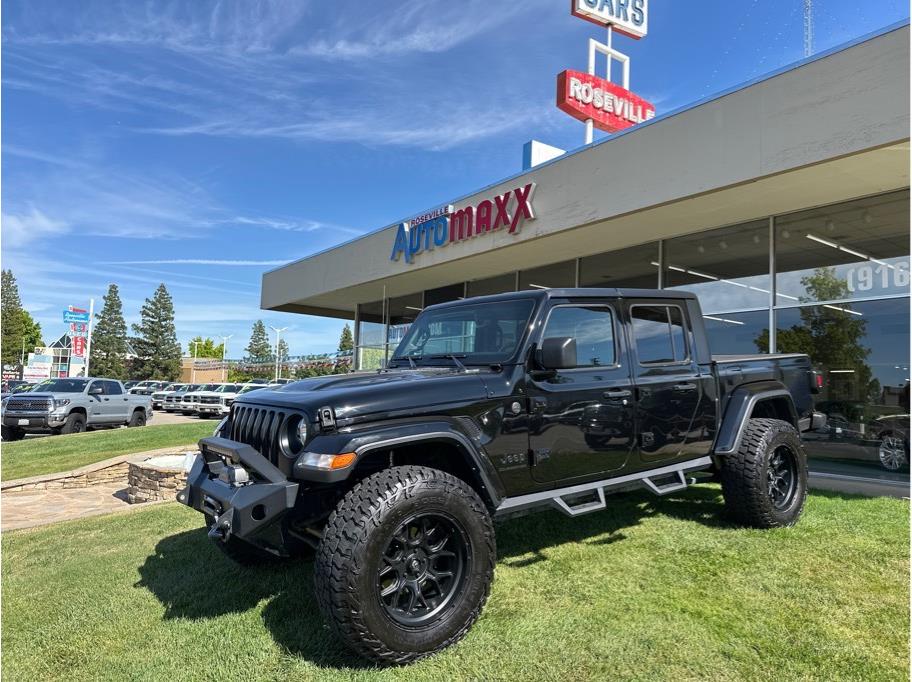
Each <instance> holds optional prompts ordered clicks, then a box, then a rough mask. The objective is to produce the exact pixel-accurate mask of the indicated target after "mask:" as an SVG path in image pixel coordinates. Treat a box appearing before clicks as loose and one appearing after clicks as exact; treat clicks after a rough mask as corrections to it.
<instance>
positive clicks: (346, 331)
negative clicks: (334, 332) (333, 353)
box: [339, 322, 355, 353]
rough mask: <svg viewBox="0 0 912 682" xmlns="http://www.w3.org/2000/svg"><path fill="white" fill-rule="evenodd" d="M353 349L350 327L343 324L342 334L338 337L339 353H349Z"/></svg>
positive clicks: (353, 340) (353, 341) (353, 342)
mask: <svg viewBox="0 0 912 682" xmlns="http://www.w3.org/2000/svg"><path fill="white" fill-rule="evenodd" d="M354 347H355V339H354V337H353V336H352V330H351V327H349V326H348V322H346V323H345V326H344V327H342V334H341V336H339V352H340V353H341V352H343V351H349V350H352V349H353V348H354Z"/></svg>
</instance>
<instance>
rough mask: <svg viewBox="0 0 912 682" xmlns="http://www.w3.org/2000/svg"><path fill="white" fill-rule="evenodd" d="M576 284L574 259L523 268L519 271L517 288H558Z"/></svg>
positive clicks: (521, 289)
mask: <svg viewBox="0 0 912 682" xmlns="http://www.w3.org/2000/svg"><path fill="white" fill-rule="evenodd" d="M573 286H576V261H575V260H567V261H564V262H562V263H555V264H554V265H544V266H542V267H540V268H532V269H531V270H523V271H522V272H520V273H519V290H520V291H523V290H528V289H560V288H564V287H573Z"/></svg>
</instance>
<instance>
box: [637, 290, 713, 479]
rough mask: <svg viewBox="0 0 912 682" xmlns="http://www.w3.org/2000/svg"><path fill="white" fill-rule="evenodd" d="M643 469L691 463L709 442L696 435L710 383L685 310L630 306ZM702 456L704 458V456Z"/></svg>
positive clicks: (645, 302)
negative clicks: (696, 423)
mask: <svg viewBox="0 0 912 682" xmlns="http://www.w3.org/2000/svg"><path fill="white" fill-rule="evenodd" d="M626 305H627V308H628V315H629V320H630V325H629V329H630V333H631V337H632V338H631V343H630V346H631V351H632V354H633V356H634V362H633V365H634V375H635V381H636V392H637V422H638V424H639V432H640V459H641V467H648V466H654V465H655V463H656V462H663V461H666V460H674V459H681V458H686V457H688V456H693V455H694V454H698V453H696V452H693V450H694V449H695V447H696V446H697V444H698V443H704V442H706V437H705V436H701V435H699V434H696V433H694V421H695V417H696V413H697V411H698V409H699V408H700V405H701V400H702V398H703V394H704V388H705V386H704V382H705V377H704V376H703V375H702V373H701V371H700V369H699V367H698V365H697V363H696V360H695V359H694V352H693V348H692V347H691V346H692V344H691V343H690V342H689V338H690V334H689V333H688V325H687V316H686V311H685V308H684V306H683V305H679V304H677V303H672V302H668V303H666V302H664V301H663V302H661V303H660V302H657V301H649V300H643V301H628V302H627V303H626ZM702 454H705V452H704V453H702Z"/></svg>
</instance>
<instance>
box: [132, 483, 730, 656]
mask: <svg viewBox="0 0 912 682" xmlns="http://www.w3.org/2000/svg"><path fill="white" fill-rule="evenodd" d="M721 512H722V501H721V496H720V493H719V489H718V488H716V487H706V486H699V487H693V488H690V489H688V490H687V491H684V492H682V493H679V494H674V495H670V496H668V497H663V498H658V497H654V496H652V495H651V494H650V493H638V492H637V493H625V494H619V495H614V496H611V497H609V498H608V508H607V509H605V510H604V511H601V512H597V513H594V514H588V515H585V516H582V517H580V518H575V519H571V518H567V517H566V516H563V515H562V514H559V513H558V512H544V513H540V514H534V515H530V516H527V517H523V518H518V519H513V520H507V521H504V522H503V523H500V524H498V528H497V543H498V549H499V551H498V555H499V556H498V558H499V561H500V562H502V563H503V564H505V565H507V566H510V567H523V566H528V565H531V564H534V563H537V562H539V561H546V560H547V558H548V557H547V549H548V548H549V547H552V546H557V545H562V544H566V543H573V542H585V543H589V544H595V545H609V544H612V543H615V542H623V541H624V539H625V538H626V535H625V534H624V533H623V532H622V531H623V529H625V528H630V527H633V526H636V525H638V524H639V523H641V522H642V521H643V519H645V518H649V517H651V516H654V515H657V514H663V515H666V516H670V517H674V518H680V519H683V520H687V521H695V522H698V523H703V524H706V525H708V526H713V527H727V526H728V524H726V523H725V522H724V520H722V519H721ZM530 554H531V556H527V555H530ZM139 573H140V581H139V582H138V583H137V584H136V586H137V587H141V588H145V589H147V590H149V591H150V592H151V593H152V594H153V595H154V596H155V597H156V598H157V599H158V600H159V601H160V602H161V603H162V605H164V607H165V618H168V619H170V618H188V619H208V618H218V617H220V616H224V615H227V614H231V613H242V612H245V611H248V610H250V609H252V608H254V607H255V606H256V605H257V604H259V603H260V602H261V601H263V600H264V599H268V600H269V601H268V603H267V604H266V606H265V608H264V609H263V613H262V618H263V624H264V625H265V627H266V628H267V630H269V632H270V634H271V636H272V637H273V639H274V640H275V642H276V643H277V644H278V645H280V646H281V647H283V648H284V649H285V650H287V651H288V652H290V653H291V654H293V655H296V656H300V657H302V658H305V659H308V660H310V661H312V662H313V663H315V664H317V665H320V666H332V667H347V668H364V667H370V666H369V665H368V664H367V663H365V662H364V661H363V660H362V659H360V658H358V657H356V656H355V655H353V654H351V653H349V651H348V650H347V649H346V648H345V647H344V645H343V644H342V643H341V642H340V641H339V640H337V639H336V637H335V636H334V635H333V634H332V632H331V631H330V630H329V629H328V628H327V627H326V626H325V625H324V623H323V619H322V618H321V616H320V612H319V608H318V606H317V603H316V599H315V597H314V594H313V564H312V563H311V562H304V561H297V562H294V561H289V562H282V563H278V564H275V565H271V566H264V567H258V568H243V567H240V566H238V565H236V564H234V563H232V562H231V561H229V560H228V559H227V558H226V557H224V556H223V555H222V554H221V552H219V551H218V549H217V548H216V547H215V546H213V544H212V541H211V540H209V538H208V537H207V534H206V530H205V529H204V528H200V529H199V530H193V531H186V532H183V533H179V534H177V535H172V536H170V537H167V538H164V539H163V540H162V541H161V542H159V543H158V544H157V545H156V547H155V553H154V554H152V555H150V556H149V557H147V559H146V560H145V562H144V563H143V565H142V566H140V567H139Z"/></svg>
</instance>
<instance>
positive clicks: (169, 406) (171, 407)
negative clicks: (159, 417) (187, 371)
mask: <svg viewBox="0 0 912 682" xmlns="http://www.w3.org/2000/svg"><path fill="white" fill-rule="evenodd" d="M201 385H202V384H181V385H180V386H179V387H178V388H176V389H175V390H174V391H171V392H169V393H166V394H165V399H164V402H163V404H162V407H163V409H164V410H165V412H180V409H181V401H182V400H183V398H184V396H185V395H186V394H187V393H191V392H193V391H198V390H199V388H200V386H201Z"/></svg>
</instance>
